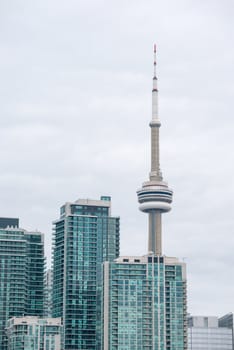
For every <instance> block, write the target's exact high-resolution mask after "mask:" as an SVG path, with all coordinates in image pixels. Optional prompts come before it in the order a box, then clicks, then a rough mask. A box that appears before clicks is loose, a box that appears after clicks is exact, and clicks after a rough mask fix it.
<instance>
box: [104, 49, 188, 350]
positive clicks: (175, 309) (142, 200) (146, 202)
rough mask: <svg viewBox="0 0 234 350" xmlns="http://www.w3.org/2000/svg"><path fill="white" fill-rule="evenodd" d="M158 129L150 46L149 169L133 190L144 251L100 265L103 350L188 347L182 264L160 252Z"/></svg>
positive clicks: (164, 200)
mask: <svg viewBox="0 0 234 350" xmlns="http://www.w3.org/2000/svg"><path fill="white" fill-rule="evenodd" d="M160 126H161V122H160V120H159V117H158V88H157V77H156V46H154V76H153V90H152V119H151V122H150V128H151V171H150V174H149V180H148V181H146V182H144V183H143V185H142V188H141V189H140V190H138V191H137V195H138V202H139V204H140V206H139V209H140V210H141V211H142V212H144V213H147V214H148V222H149V228H148V253H147V254H146V255H145V256H141V257H129V256H126V257H121V258H118V259H116V260H115V261H114V262H105V263H104V295H103V333H102V334H103V339H102V340H103V349H104V350H110V349H111V350H186V349H187V320H186V316H187V315H186V313H187V311H186V309H187V307H186V304H187V301H186V295H187V293H186V266H185V264H184V263H183V262H180V261H179V260H178V259H177V258H171V257H167V256H165V255H164V254H163V253H162V214H163V213H166V212H168V211H170V209H171V203H172V195H173V192H172V190H171V189H170V188H169V187H168V185H167V183H166V182H165V181H164V180H163V176H162V172H161V170H160V161H159V155H160V153H159V128H160Z"/></svg>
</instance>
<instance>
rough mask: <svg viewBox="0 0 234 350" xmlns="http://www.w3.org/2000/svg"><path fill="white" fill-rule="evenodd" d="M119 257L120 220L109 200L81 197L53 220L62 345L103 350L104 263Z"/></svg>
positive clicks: (54, 298) (55, 286) (55, 299)
mask: <svg viewBox="0 0 234 350" xmlns="http://www.w3.org/2000/svg"><path fill="white" fill-rule="evenodd" d="M118 256H119V218H118V217H112V216H111V198H110V197H104V196H102V197H101V199H100V200H89V199H87V200H86V199H79V200H77V201H76V202H73V203H66V204H65V205H64V206H62V207H61V212H60V219H59V220H57V221H55V222H54V248H53V292H52V303H53V312H52V315H53V317H61V318H62V321H63V325H64V349H65V350H67V349H69V350H72V349H73V350H77V349H82V350H85V349H88V350H100V349H101V330H102V319H101V317H102V290H103V282H102V263H103V262H104V261H113V260H114V259H115V258H117V257H118Z"/></svg>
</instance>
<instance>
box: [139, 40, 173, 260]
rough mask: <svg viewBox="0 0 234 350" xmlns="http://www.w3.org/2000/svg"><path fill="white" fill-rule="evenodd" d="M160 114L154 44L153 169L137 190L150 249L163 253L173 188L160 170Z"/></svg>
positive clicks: (155, 252)
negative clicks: (146, 221) (164, 226)
mask: <svg viewBox="0 0 234 350" xmlns="http://www.w3.org/2000/svg"><path fill="white" fill-rule="evenodd" d="M160 126H161V123H160V120H159V116H158V86H157V75H156V45H154V76H153V90H152V119H151V122H150V128H151V171H150V173H149V181H147V182H144V183H143V185H142V188H141V189H140V190H139V191H137V195H138V202H139V203H140V206H139V209H140V210H141V211H143V212H145V213H148V216H149V235H148V251H149V252H151V253H154V254H155V255H159V256H160V255H162V224H161V223H162V219H161V214H162V213H165V212H168V211H169V210H170V209H171V202H172V194H173V192H172V190H171V189H169V188H168V185H167V183H166V182H165V181H163V177H162V172H161V170H160V151H159V128H160Z"/></svg>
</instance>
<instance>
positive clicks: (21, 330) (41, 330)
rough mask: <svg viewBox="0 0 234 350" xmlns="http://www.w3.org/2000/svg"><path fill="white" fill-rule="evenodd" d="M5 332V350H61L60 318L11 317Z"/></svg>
mask: <svg viewBox="0 0 234 350" xmlns="http://www.w3.org/2000/svg"><path fill="white" fill-rule="evenodd" d="M6 331H7V338H8V348H7V350H62V326H61V319H60V318H40V317H37V316H24V317H13V318H11V319H10V320H8V321H7V327H6Z"/></svg>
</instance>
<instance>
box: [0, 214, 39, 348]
mask: <svg viewBox="0 0 234 350" xmlns="http://www.w3.org/2000/svg"><path fill="white" fill-rule="evenodd" d="M8 220H9V221H8V224H9V225H5V223H4V225H3V228H0V349H1V350H5V349H7V337H6V331H5V327H6V322H7V320H8V319H9V318H11V317H13V316H23V315H26V314H28V315H37V316H42V315H43V311H44V310H43V307H44V305H43V302H44V271H45V258H44V236H43V234H42V233H39V232H27V231H25V230H23V229H20V228H19V227H18V222H17V220H16V219H13V220H11V219H8ZM2 222H5V220H2ZM13 222H15V225H16V226H14V225H13V224H12V223H13Z"/></svg>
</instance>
